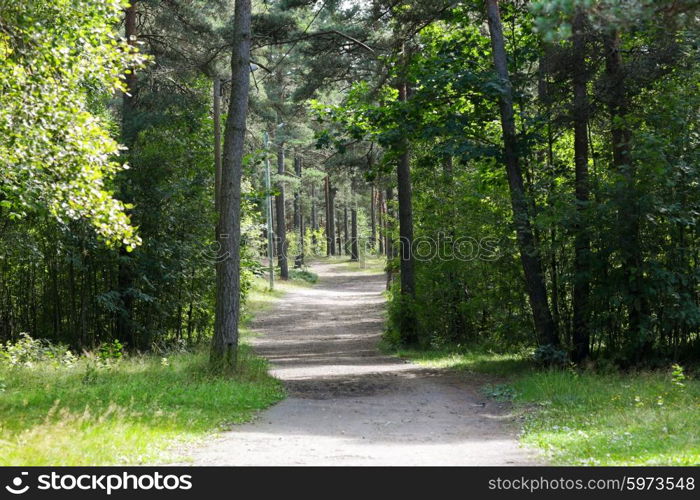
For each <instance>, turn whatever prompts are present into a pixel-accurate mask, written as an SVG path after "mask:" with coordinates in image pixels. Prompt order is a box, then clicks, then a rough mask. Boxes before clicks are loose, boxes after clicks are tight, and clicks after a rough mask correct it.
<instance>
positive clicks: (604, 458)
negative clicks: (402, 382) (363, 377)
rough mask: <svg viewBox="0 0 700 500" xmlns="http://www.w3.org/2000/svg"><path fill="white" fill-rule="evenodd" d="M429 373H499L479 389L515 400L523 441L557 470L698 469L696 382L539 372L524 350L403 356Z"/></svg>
mask: <svg viewBox="0 0 700 500" xmlns="http://www.w3.org/2000/svg"><path fill="white" fill-rule="evenodd" d="M399 355H401V356H402V357H406V358H409V359H412V360H414V361H416V362H418V363H420V364H424V365H428V366H431V367H434V368H445V369H453V370H465V371H470V372H476V373H488V374H491V375H496V376H498V382H497V383H495V384H490V385H487V386H485V387H484V392H485V393H486V394H487V395H489V396H491V397H495V398H498V399H501V400H503V399H508V400H512V401H513V403H514V407H515V410H516V412H518V413H520V414H521V415H522V416H523V419H524V420H523V421H524V424H523V429H522V433H521V441H522V443H523V444H526V445H531V446H535V447H538V448H540V449H541V450H542V451H543V452H544V453H545V456H546V457H547V458H548V459H549V460H550V461H551V462H552V463H554V464H560V465H698V464H700V419H698V415H700V381H698V380H694V379H691V378H688V379H686V380H684V381H680V380H678V379H677V378H676V379H674V377H673V376H672V374H671V370H670V369H669V370H668V371H654V372H630V373H617V372H615V373H597V372H595V371H592V370H591V371H576V370H567V369H562V370H537V369H535V367H534V366H533V365H532V363H531V362H530V361H529V357H528V355H527V353H524V352H521V353H517V354H498V353H494V352H490V351H488V350H486V349H479V348H475V349H471V350H460V351H458V352H455V351H448V350H445V351H400V352H399Z"/></svg>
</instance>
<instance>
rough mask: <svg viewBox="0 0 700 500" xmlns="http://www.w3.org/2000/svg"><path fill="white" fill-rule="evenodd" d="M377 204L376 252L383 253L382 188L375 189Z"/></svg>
mask: <svg viewBox="0 0 700 500" xmlns="http://www.w3.org/2000/svg"><path fill="white" fill-rule="evenodd" d="M377 206H378V207H379V213H378V216H379V217H378V219H379V220H378V221H377V222H378V224H379V235H378V236H379V238H378V241H379V248H378V253H379V255H380V256H381V255H384V238H383V235H382V233H383V231H384V220H385V219H384V193H382V190H381V189H380V190H378V191H377Z"/></svg>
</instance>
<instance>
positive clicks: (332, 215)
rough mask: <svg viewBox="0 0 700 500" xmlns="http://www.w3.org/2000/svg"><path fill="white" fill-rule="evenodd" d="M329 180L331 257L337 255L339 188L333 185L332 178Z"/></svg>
mask: <svg viewBox="0 0 700 500" xmlns="http://www.w3.org/2000/svg"><path fill="white" fill-rule="evenodd" d="M327 180H328V239H329V243H330V255H336V245H335V194H336V193H337V192H338V188H334V187H333V186H332V185H331V180H330V178H327Z"/></svg>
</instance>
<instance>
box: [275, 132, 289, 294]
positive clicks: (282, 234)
mask: <svg viewBox="0 0 700 500" xmlns="http://www.w3.org/2000/svg"><path fill="white" fill-rule="evenodd" d="M277 173H278V174H279V175H284V173H285V169H284V144H280V145H279V147H278V148H277ZM277 190H278V191H279V194H278V195H277V196H275V210H276V212H277V214H276V215H277V263H278V264H279V266H280V278H281V279H283V280H287V279H289V264H288V263H287V219H286V215H285V206H284V203H285V201H284V181H283V180H282V179H280V180H279V182H278V184H277Z"/></svg>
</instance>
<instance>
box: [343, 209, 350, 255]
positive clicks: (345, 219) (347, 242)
mask: <svg viewBox="0 0 700 500" xmlns="http://www.w3.org/2000/svg"><path fill="white" fill-rule="evenodd" d="M343 237H344V238H345V244H344V245H343V250H344V251H345V255H350V234H349V233H348V204H347V202H346V203H345V205H344V206H343Z"/></svg>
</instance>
